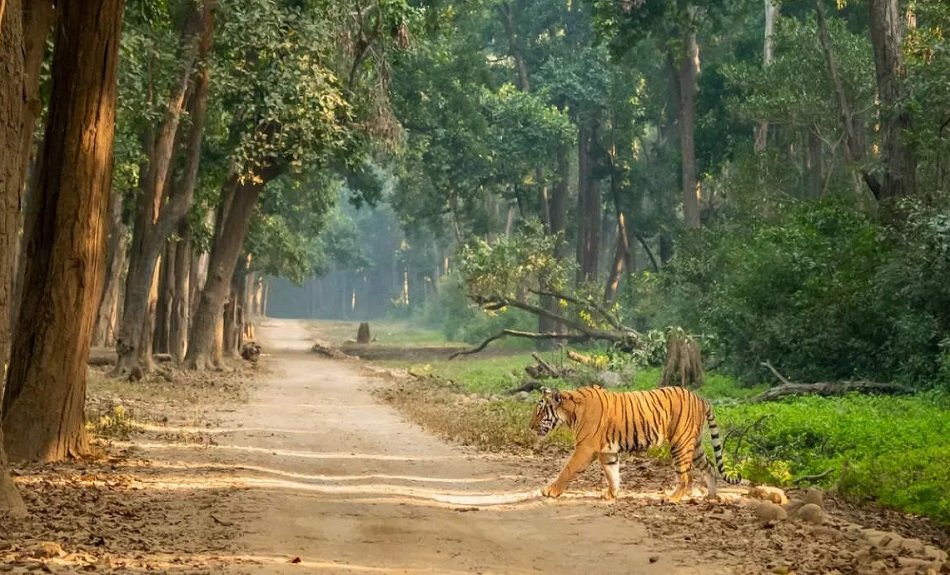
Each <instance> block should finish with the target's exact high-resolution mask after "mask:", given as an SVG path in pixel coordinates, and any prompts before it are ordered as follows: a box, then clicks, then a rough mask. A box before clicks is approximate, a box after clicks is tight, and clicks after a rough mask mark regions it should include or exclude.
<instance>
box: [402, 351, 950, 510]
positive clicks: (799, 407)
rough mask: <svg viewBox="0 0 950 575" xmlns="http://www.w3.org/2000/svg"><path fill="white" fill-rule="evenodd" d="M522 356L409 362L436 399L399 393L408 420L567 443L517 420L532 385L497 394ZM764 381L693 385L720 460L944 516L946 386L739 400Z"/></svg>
mask: <svg viewBox="0 0 950 575" xmlns="http://www.w3.org/2000/svg"><path fill="white" fill-rule="evenodd" d="M546 359H548V360H549V361H552V362H553V361H554V359H552V358H551V357H547V356H546ZM555 359H556V358H555ZM532 362H533V360H532V359H531V358H530V355H528V354H518V355H512V356H507V357H481V358H468V359H464V360H462V361H453V362H448V361H445V362H432V363H428V364H420V365H413V366H411V367H410V370H411V371H412V372H413V373H415V374H417V375H420V376H423V377H422V378H421V380H419V381H416V382H415V384H414V385H415V386H416V387H418V388H419V389H430V390H431V389H437V390H438V395H439V396H440V399H439V401H438V402H433V401H432V397H425V398H423V397H422V396H418V395H417V396H414V397H413V396H411V395H410V396H405V397H404V398H403V399H406V398H407V397H408V398H409V401H407V403H412V405H413V407H412V408H411V409H412V410H415V411H416V412H417V413H416V414H415V415H416V416H417V417H416V418H417V420H419V419H421V420H422V422H423V424H425V425H427V426H429V427H430V428H432V429H433V430H434V431H438V432H440V433H441V434H443V435H444V436H448V437H450V438H452V439H455V440H457V441H460V442H462V443H465V444H470V445H476V446H478V447H480V448H483V449H489V450H496V451H497V450H512V449H515V450H517V449H531V450H534V451H539V450H544V449H553V450H556V451H567V450H568V449H570V445H571V440H570V436H569V434H568V433H566V432H565V431H564V430H562V431H560V432H559V433H558V434H557V435H556V436H554V437H552V438H550V439H545V440H543V441H539V440H538V439H537V438H536V437H535V436H534V435H533V434H532V433H531V432H530V431H529V430H528V429H527V425H528V421H529V419H530V417H531V413H532V410H533V408H534V401H533V400H534V399H535V398H536V394H532V395H531V396H530V397H529V401H520V400H518V399H516V398H513V397H511V396H507V395H503V394H504V392H505V390H508V389H511V388H513V387H516V386H517V385H518V383H519V382H520V381H521V378H522V375H523V373H524V371H523V370H524V366H526V365H529V364H530V363H532ZM403 367H406V366H405V364H403ZM659 376H660V372H659V370H657V369H646V370H641V371H639V372H637V373H636V374H635V375H634V376H633V377H632V380H633V381H632V382H630V383H629V384H628V385H625V386H623V387H621V388H618V389H653V388H655V387H656V384H657V382H658V380H659ZM562 385H563V384H562ZM764 389H765V386H756V387H745V386H741V385H739V384H738V383H737V382H736V381H735V380H734V379H732V378H730V377H727V376H723V375H719V374H707V379H706V385H705V387H704V388H703V389H702V391H701V392H700V393H701V395H703V396H704V397H706V398H707V399H709V400H710V402H711V403H712V404H713V405H714V409H715V413H716V417H717V420H718V423H719V425H720V427H721V428H723V429H724V431H725V432H726V433H727V434H729V435H728V437H727V440H726V463H727V468H728V469H730V470H733V469H735V470H738V471H740V472H741V473H742V474H743V476H745V477H747V478H749V479H750V480H752V481H755V482H761V483H768V484H771V485H779V486H783V487H790V486H805V485H820V486H822V487H825V488H830V489H835V490H837V491H838V492H839V493H841V494H843V495H846V496H848V497H850V498H852V499H856V500H871V501H876V502H878V503H880V504H883V505H885V506H888V507H893V508H897V509H901V510H904V511H907V512H910V513H915V514H919V515H924V516H928V517H930V518H932V519H933V520H934V521H935V522H937V523H939V524H942V525H950V490H948V489H947V488H946V486H947V485H950V465H947V463H946V462H947V461H950V441H947V438H948V437H950V395H947V394H945V393H940V392H929V393H920V394H917V395H912V396H904V397H890V396H865V395H857V394H853V395H849V396H845V397H837V398H821V397H813V396H809V397H799V398H790V399H786V400H784V401H779V402H767V403H751V402H749V401H747V400H748V399H750V398H751V397H754V396H755V395H757V394H758V393H760V392H761V391H763V390H764ZM414 393H423V394H431V393H433V392H432V391H428V392H426V391H418V390H417V391H416V392H414ZM419 399H423V401H417V400H419ZM419 411H425V412H426V413H424V414H421V415H420V414H419V413H418V412H419Z"/></svg>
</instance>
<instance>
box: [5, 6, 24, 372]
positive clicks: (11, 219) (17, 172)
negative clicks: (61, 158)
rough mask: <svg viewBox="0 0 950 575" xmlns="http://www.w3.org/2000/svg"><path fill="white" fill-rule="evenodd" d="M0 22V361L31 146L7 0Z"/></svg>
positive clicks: (14, 20)
mask: <svg viewBox="0 0 950 575" xmlns="http://www.w3.org/2000/svg"><path fill="white" fill-rule="evenodd" d="M4 11H5V14H4V17H3V20H2V21H0V27H2V28H0V194H2V195H0V359H2V361H6V358H7V357H8V356H9V352H10V345H11V344H10V321H11V318H10V313H11V311H12V310H14V309H16V304H15V302H16V299H15V297H14V293H13V292H14V283H15V279H14V278H15V274H16V253H17V235H18V230H19V225H20V197H21V195H22V192H23V182H24V179H25V178H26V169H25V168H26V160H24V156H29V146H24V141H25V139H26V138H25V135H24V133H23V131H24V130H25V129H26V126H25V120H24V118H25V116H26V114H27V105H26V102H25V100H24V89H25V87H26V75H25V74H26V71H25V68H24V49H23V47H24V38H23V9H22V7H21V5H20V0H9V2H7V4H6V5H5V7H4Z"/></svg>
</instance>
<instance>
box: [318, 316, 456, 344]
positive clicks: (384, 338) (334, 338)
mask: <svg viewBox="0 0 950 575" xmlns="http://www.w3.org/2000/svg"><path fill="white" fill-rule="evenodd" d="M310 325H311V326H312V328H313V330H314V331H315V332H316V333H317V334H318V336H319V337H322V338H324V339H326V340H328V341H330V342H331V343H334V344H341V343H344V342H346V341H348V340H355V339H356V330H357V329H358V328H359V325H360V322H358V321H341V320H313V321H312V322H310ZM369 328H370V335H371V336H372V337H373V338H375V340H376V341H375V343H378V344H385V345H401V346H406V347H411V346H426V345H453V344H457V345H465V344H462V343H458V342H450V341H447V340H446V339H445V336H444V335H443V334H442V332H441V331H439V330H435V329H427V328H422V327H419V326H416V325H413V324H410V323H409V322H405V321H371V322H369Z"/></svg>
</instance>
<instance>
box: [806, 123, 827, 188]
mask: <svg viewBox="0 0 950 575" xmlns="http://www.w3.org/2000/svg"><path fill="white" fill-rule="evenodd" d="M805 139H806V143H805V178H806V182H807V185H806V189H807V190H808V197H811V198H820V197H821V195H822V193H823V192H824V188H825V176H824V170H823V168H822V148H821V138H819V137H818V134H816V133H815V131H814V130H812V129H809V130H808V133H807V134H806V135H805Z"/></svg>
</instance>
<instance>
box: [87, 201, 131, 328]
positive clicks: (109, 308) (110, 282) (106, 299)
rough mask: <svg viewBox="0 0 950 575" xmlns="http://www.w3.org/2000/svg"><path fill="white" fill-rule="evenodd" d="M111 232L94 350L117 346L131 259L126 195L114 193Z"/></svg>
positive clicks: (111, 202)
mask: <svg viewBox="0 0 950 575" xmlns="http://www.w3.org/2000/svg"><path fill="white" fill-rule="evenodd" d="M109 219H110V223H111V225H110V228H111V231H110V233H109V244H108V248H107V255H106V261H107V262H108V263H107V265H106V285H105V289H104V290H103V292H102V301H101V302H100V304H99V313H98V314H97V316H96V329H95V331H94V332H93V336H92V345H93V346H107V345H113V344H114V343H115V339H116V333H117V332H116V329H117V326H116V320H117V319H118V317H117V316H118V313H119V312H120V308H119V305H118V304H119V293H120V291H121V290H120V287H121V285H122V273H123V272H124V271H125V264H126V261H127V259H128V253H129V241H128V237H127V234H128V228H127V226H126V225H125V223H124V222H123V221H122V192H121V191H120V190H113V191H112V199H111V201H110V205H109Z"/></svg>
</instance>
